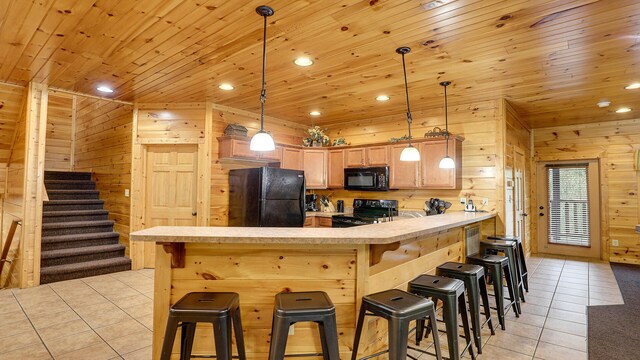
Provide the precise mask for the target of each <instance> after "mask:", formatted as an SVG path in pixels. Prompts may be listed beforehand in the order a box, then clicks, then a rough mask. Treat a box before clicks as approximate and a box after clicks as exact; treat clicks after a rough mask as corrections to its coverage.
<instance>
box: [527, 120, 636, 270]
mask: <svg viewBox="0 0 640 360" xmlns="http://www.w3.org/2000/svg"><path fill="white" fill-rule="evenodd" d="M533 139H534V150H535V153H534V155H535V160H536V161H553V160H575V159H599V160H600V172H601V174H600V191H601V194H600V195H601V196H600V198H601V211H600V218H601V227H600V228H601V235H602V238H601V242H602V259H603V260H609V261H611V262H620V263H629V264H640V235H638V234H636V233H635V225H636V224H639V223H640V172H638V171H636V170H634V167H633V158H634V152H635V151H636V150H639V149H640V119H633V120H624V121H609V122H601V123H594V124H583V125H570V126H558V127H549V128H541V129H534V131H533ZM533 188H534V189H535V187H533ZM538 205H539V201H536V200H535V199H534V201H533V206H538ZM611 240H618V241H619V244H620V245H619V246H618V247H614V246H611Z"/></svg>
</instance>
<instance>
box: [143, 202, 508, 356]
mask: <svg viewBox="0 0 640 360" xmlns="http://www.w3.org/2000/svg"><path fill="white" fill-rule="evenodd" d="M494 231H495V214H493V213H464V212H450V213H447V214H443V215H437V216H430V217H423V218H415V219H404V220H397V221H391V222H385V223H379V224H372V225H365V226H359V227H352V228H241V227H154V228H150V229H146V230H141V231H138V232H134V233H132V234H131V240H134V241H154V242H156V243H157V247H158V248H157V249H156V271H155V292H154V296H155V297H154V324H153V326H154V339H153V353H154V357H153V358H154V359H157V358H159V352H160V347H161V345H162V340H163V337H164V332H165V326H166V319H167V313H168V309H169V307H170V306H171V304H173V303H175V302H176V301H177V300H178V299H180V298H181V297H182V296H183V295H184V294H186V293H188V292H192V291H233V292H237V293H239V294H240V306H241V311H242V323H243V329H244V334H245V344H246V350H247V355H248V357H249V358H250V359H267V357H268V356H267V353H268V351H269V336H270V332H271V316H272V310H273V300H274V296H275V294H277V293H278V292H281V291H313V290H322V291H325V292H327V294H329V296H330V297H331V299H332V301H333V302H334V304H335V305H336V314H337V322H338V333H339V342H340V353H341V357H342V358H349V357H350V354H351V347H352V342H353V332H354V329H355V323H356V318H357V311H358V308H359V305H360V299H361V298H362V296H363V295H366V294H370V293H375V292H378V291H382V290H386V289H389V288H401V289H406V284H407V282H408V281H410V280H411V279H413V278H414V277H415V276H417V275H419V274H422V273H433V272H434V271H435V267H436V266H438V265H440V264H441V263H443V262H446V261H462V260H463V259H464V254H465V243H468V244H470V245H469V246H474V245H473V244H474V243H477V241H478V240H479V237H480V234H481V233H484V234H493V233H494ZM369 321H370V323H369V325H368V326H365V332H364V333H363V338H362V343H361V346H360V350H361V352H362V353H372V352H374V351H375V350H378V349H381V348H383V347H384V346H385V344H386V324H383V323H381V322H379V321H377V320H375V319H374V318H371V319H370V320H369ZM178 336H179V334H178ZM320 349H321V347H320V341H319V339H318V336H317V326H316V325H314V324H306V323H301V324H296V325H295V327H294V329H293V332H292V334H291V335H290V336H289V340H288V344H287V354H296V353H318V352H321V350H320ZM234 351H235V350H234ZM178 353H179V341H177V342H176V345H175V346H174V354H173V357H172V358H176V359H177V358H178ZM213 353H215V351H214V348H213V339H212V331H211V326H210V325H204V324H203V325H200V326H199V330H198V331H197V332H196V342H195V344H194V350H193V354H194V355H211V354H213Z"/></svg>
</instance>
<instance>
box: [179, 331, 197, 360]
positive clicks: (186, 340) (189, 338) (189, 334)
mask: <svg viewBox="0 0 640 360" xmlns="http://www.w3.org/2000/svg"><path fill="white" fill-rule="evenodd" d="M195 333H196V323H182V334H181V335H180V338H181V343H180V360H189V359H191V350H192V349H193V338H194V336H195Z"/></svg>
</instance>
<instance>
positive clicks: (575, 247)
mask: <svg viewBox="0 0 640 360" xmlns="http://www.w3.org/2000/svg"><path fill="white" fill-rule="evenodd" d="M598 179H599V168H598V161H597V160H580V161H566V162H540V163H538V194H537V195H538V196H537V202H538V204H537V206H538V209H537V210H538V214H537V219H538V252H540V253H546V254H557V255H570V256H584V257H591V258H600V185H599V180H598Z"/></svg>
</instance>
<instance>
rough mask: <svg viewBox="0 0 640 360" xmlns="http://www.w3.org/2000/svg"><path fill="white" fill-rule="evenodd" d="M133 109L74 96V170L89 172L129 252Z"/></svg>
mask: <svg viewBox="0 0 640 360" xmlns="http://www.w3.org/2000/svg"><path fill="white" fill-rule="evenodd" d="M132 111H133V106H132V105H129V104H125V103H120V102H115V101H110V100H105V99H100V98H93V97H84V96H77V104H76V125H75V128H76V131H75V150H74V156H75V157H74V166H73V169H74V170H75V171H88V172H92V173H93V179H94V180H95V182H96V188H97V189H98V190H99V191H100V198H101V199H102V200H104V202H105V203H104V206H105V209H107V210H108V211H109V219H111V220H114V221H115V226H114V229H115V231H116V232H118V233H120V242H121V243H123V244H124V245H126V246H127V252H128V251H129V211H130V199H129V198H127V197H125V195H124V192H125V189H129V188H130V186H131V185H130V184H131V131H132Z"/></svg>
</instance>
